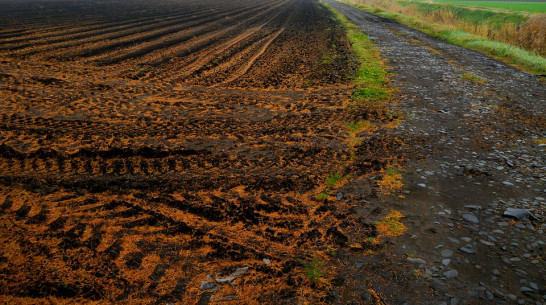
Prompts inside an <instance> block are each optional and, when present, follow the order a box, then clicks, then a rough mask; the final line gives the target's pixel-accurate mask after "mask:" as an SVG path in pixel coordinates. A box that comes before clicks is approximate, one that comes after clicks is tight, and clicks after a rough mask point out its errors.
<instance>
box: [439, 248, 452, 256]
mask: <svg viewBox="0 0 546 305" xmlns="http://www.w3.org/2000/svg"><path fill="white" fill-rule="evenodd" d="M440 254H441V255H442V256H443V257H451V256H453V250H450V249H445V250H442V251H441V252H440Z"/></svg>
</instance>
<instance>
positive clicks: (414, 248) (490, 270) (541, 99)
mask: <svg viewBox="0 0 546 305" xmlns="http://www.w3.org/2000/svg"><path fill="white" fill-rule="evenodd" d="M328 3H329V4H331V5H332V6H333V7H334V8H336V9H338V10H339V11H341V12H342V13H343V14H344V15H345V16H346V17H347V18H348V19H350V20H351V21H352V22H354V23H355V24H357V25H358V26H360V27H361V28H362V30H363V32H364V33H366V34H367V35H368V36H369V37H370V38H371V39H373V40H374V42H376V43H377V45H378V46H379V48H380V51H381V54H382V56H383V57H384V58H385V59H386V60H387V65H388V66H389V67H390V68H391V72H393V73H394V76H393V77H392V85H393V86H394V87H397V88H399V92H398V93H397V96H398V97H400V99H401V102H400V104H399V106H400V108H401V109H402V111H403V112H404V114H405V118H404V120H403V122H402V123H401V125H400V127H399V128H397V130H396V131H395V134H396V135H397V136H398V137H400V138H402V139H404V142H405V143H406V144H407V149H409V150H411V151H412V154H411V157H409V160H408V161H409V163H408V167H407V171H406V173H405V184H406V190H407V191H406V192H405V193H404V194H403V195H404V197H406V198H404V199H400V198H397V199H393V202H392V207H395V208H397V209H399V210H401V211H402V212H403V213H405V214H406V216H407V218H406V222H405V223H406V224H407V225H408V226H409V230H408V232H407V233H406V234H405V236H404V237H403V238H402V239H401V240H399V241H397V244H396V245H395V246H394V248H395V251H394V252H395V256H396V258H395V259H394V260H393V265H395V264H396V263H397V262H398V263H403V266H404V268H402V269H401V273H402V274H404V276H407V277H409V278H411V277H413V278H414V280H415V282H421V283H422V284H423V285H424V287H425V288H424V289H429V290H430V291H432V293H433V294H432V295H433V297H431V298H430V299H429V298H428V297H425V296H423V298H421V299H420V298H419V297H415V295H413V296H412V295H411V294H410V295H403V294H398V295H397V294H396V293H392V295H391V296H390V297H388V299H391V301H392V302H393V303H394V304H404V303H405V302H409V303H408V304H412V303H417V304H440V303H442V302H446V303H444V304H487V303H492V304H495V303H500V304H503V303H505V304H516V303H518V304H535V303H536V304H542V302H546V299H545V298H546V296H545V295H546V291H545V290H544V284H545V263H544V261H543V256H544V248H545V247H544V246H545V244H544V242H545V235H544V230H545V229H546V228H545V227H546V225H545V224H544V217H545V216H546V215H545V211H546V201H545V198H546V193H545V192H546V189H545V185H544V182H545V181H546V176H545V172H546V164H545V158H544V156H545V148H546V144H545V143H544V139H545V136H546V129H545V127H546V125H545V123H546V116H545V111H546V103H545V99H546V94H545V92H546V86H545V85H544V80H540V79H538V78H537V77H535V76H532V75H529V74H526V73H523V72H521V71H519V70H516V69H514V68H512V67H509V66H507V65H505V64H503V63H501V62H498V61H496V60H493V59H491V58H488V57H486V56H484V55H483V54H480V53H477V52H474V51H470V50H467V49H464V48H460V47H456V46H453V45H450V44H447V43H445V42H442V41H439V40H437V39H434V38H431V37H429V36H427V35H425V34H423V33H421V32H418V31H415V30H413V29H410V28H408V27H406V26H403V25H400V24H397V23H395V22H392V21H390V20H385V19H382V18H379V17H376V16H373V15H371V14H368V13H365V12H362V11H360V10H357V9H355V8H353V7H350V6H347V5H345V4H341V3H339V2H335V1H328ZM403 149H406V148H403ZM511 209H512V210H511ZM513 209H517V210H513ZM518 213H519V214H518ZM358 261H359V259H354V258H353V259H351V262H353V263H354V262H356V263H358ZM401 276H402V275H401ZM357 277H358V276H357Z"/></svg>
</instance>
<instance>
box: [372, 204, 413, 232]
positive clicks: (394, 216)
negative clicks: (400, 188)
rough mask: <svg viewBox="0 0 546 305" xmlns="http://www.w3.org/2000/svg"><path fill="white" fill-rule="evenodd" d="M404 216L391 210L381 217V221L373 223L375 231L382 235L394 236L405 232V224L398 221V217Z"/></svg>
mask: <svg viewBox="0 0 546 305" xmlns="http://www.w3.org/2000/svg"><path fill="white" fill-rule="evenodd" d="M402 217H404V215H402V213H400V212H398V211H395V210H391V211H390V213H389V214H388V215H387V216H385V217H383V219H381V221H378V222H376V223H375V226H376V228H377V231H378V232H379V234H380V235H382V236H388V237H395V236H400V235H402V234H404V232H406V230H407V228H406V226H405V225H404V224H403V223H402V222H400V218H402Z"/></svg>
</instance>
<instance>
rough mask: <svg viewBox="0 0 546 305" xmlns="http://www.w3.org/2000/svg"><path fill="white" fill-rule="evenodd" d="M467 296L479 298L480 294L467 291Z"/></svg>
mask: <svg viewBox="0 0 546 305" xmlns="http://www.w3.org/2000/svg"><path fill="white" fill-rule="evenodd" d="M466 295H467V296H469V297H477V296H478V292H477V291H474V290H470V291H467V292H466Z"/></svg>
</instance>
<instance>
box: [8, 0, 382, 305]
mask: <svg viewBox="0 0 546 305" xmlns="http://www.w3.org/2000/svg"><path fill="white" fill-rule="evenodd" d="M0 25H1V28H0V97H1V102H0V115H1V119H0V183H1V184H0V211H1V214H0V242H1V244H2V247H1V249H0V295H1V296H0V299H1V300H4V301H7V302H8V303H10V304H11V303H32V304H36V303H48V302H50V301H51V302H53V303H56V302H67V303H86V302H91V301H98V302H99V303H101V302H105V303H109V302H119V303H127V304H140V303H143V304H159V303H167V302H176V303H180V304H196V303H199V304H208V303H209V302H218V301H222V302H224V303H227V304H254V303H258V302H261V303H266V304H278V303H280V302H281V300H285V299H291V300H294V302H295V301H296V300H299V299H300V298H301V294H302V293H305V294H306V295H308V294H309V289H310V288H309V287H310V284H309V281H308V280H307V279H306V276H305V273H304V267H303V266H302V263H301V261H302V260H306V259H309V257H310V256H313V255H314V254H313V253H315V251H320V252H321V253H323V252H324V251H326V250H329V249H336V248H337V247H339V246H340V245H348V244H350V243H351V241H350V240H349V238H348V237H347V234H346V233H345V231H346V230H349V229H350V228H352V227H353V226H352V225H351V221H352V220H350V219H348V218H347V215H348V214H349V212H348V210H349V206H348V205H347V204H346V203H342V202H335V200H336V194H335V193H331V194H330V197H329V199H328V200H326V201H318V200H316V199H314V198H315V195H316V194H317V193H319V192H321V191H322V190H323V189H324V188H325V187H326V184H327V182H326V177H327V176H328V175H330V174H331V173H334V172H339V173H340V174H341V175H342V176H343V177H345V176H346V175H349V174H351V175H352V179H351V181H355V178H358V177H367V176H369V175H372V174H374V173H376V172H377V171H379V170H381V169H382V168H384V167H385V164H386V163H387V162H388V160H387V159H388V158H387V153H386V152H388V151H389V147H388V145H389V144H388V143H389V142H385V141H384V139H382V138H381V136H378V135H374V134H373V133H370V135H369V136H368V140H367V141H366V142H365V144H362V145H360V146H358V148H357V150H358V158H357V159H354V158H353V159H351V156H350V154H351V150H350V148H349V145H348V142H347V138H348V133H347V129H346V128H345V127H344V126H345V124H346V123H347V122H348V121H350V120H351V119H352V117H351V116H352V114H349V113H348V112H347V105H348V103H349V102H350V94H351V88H350V81H349V80H348V79H347V78H346V76H347V75H351V74H352V73H353V70H354V62H353V60H352V56H351V54H350V51H349V46H348V43H347V41H346V40H345V38H344V34H343V30H342V29H340V28H339V26H338V25H337V24H336V22H335V21H334V19H333V18H332V16H331V13H330V12H329V11H328V10H327V9H325V8H324V7H322V6H320V5H319V4H318V3H317V2H315V1H311V0H282V1H280V0H272V1H260V0H235V1H211V0H199V1H193V0H185V1H167V0H163V1H144V0H135V1H114V0H107V1H100V2H98V1H97V2H94V1H69V0H61V1H47V2H39V1H11V2H10V1H2V2H0ZM391 144H392V143H391ZM371 147H373V149H374V152H375V153H372V152H371V151H372V149H371ZM347 160H353V162H350V161H347ZM356 180H357V182H358V181H359V182H358V183H360V189H361V190H364V194H359V196H360V195H363V196H372V195H373V187H372V185H371V183H369V182H367V181H368V180H366V179H360V180H358V179H356ZM346 187H350V185H348V186H346ZM366 192H367V193H366ZM359 227H362V226H359ZM370 228H371V227H370ZM370 230H371V229H370ZM372 231H373V230H372ZM370 234H374V232H370ZM243 267H244V268H246V267H248V270H247V271H246V272H245V273H244V274H242V275H238V276H237V277H236V278H235V279H234V280H232V281H229V283H227V282H226V281H224V282H222V281H218V279H221V278H225V277H226V276H229V275H231V274H232V272H234V271H235V270H236V269H237V268H243ZM239 270H243V269H239ZM244 270H246V269H244ZM214 278H215V279H216V280H215V279H214ZM203 281H205V282H206V281H209V282H210V283H212V284H213V286H216V287H218V288H214V289H210V288H209V289H201V288H200V286H201V285H202V282H203ZM311 286H313V285H311ZM205 288H206V287H205ZM306 297H307V298H308V299H309V296H306ZM315 297H316V300H317V302H319V301H320V302H322V301H327V299H325V298H323V297H322V294H321V292H317V293H316V294H315ZM48 300H49V301H48Z"/></svg>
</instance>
